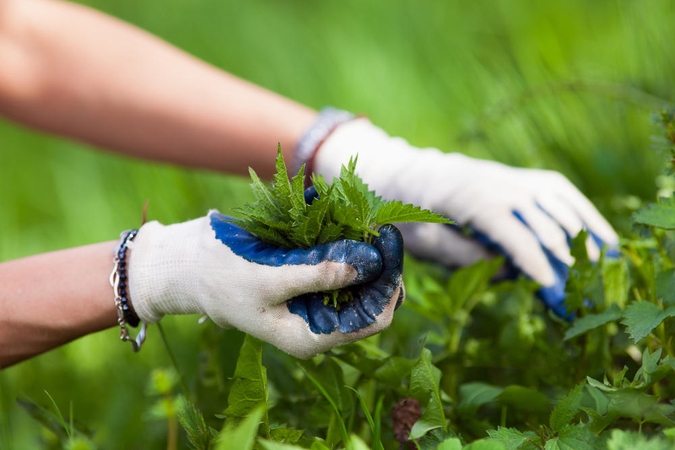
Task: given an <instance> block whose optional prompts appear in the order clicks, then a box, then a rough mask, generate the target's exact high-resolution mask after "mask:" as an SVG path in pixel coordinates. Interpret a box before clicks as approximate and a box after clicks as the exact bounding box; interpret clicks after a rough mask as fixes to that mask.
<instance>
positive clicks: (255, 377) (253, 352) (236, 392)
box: [223, 334, 268, 435]
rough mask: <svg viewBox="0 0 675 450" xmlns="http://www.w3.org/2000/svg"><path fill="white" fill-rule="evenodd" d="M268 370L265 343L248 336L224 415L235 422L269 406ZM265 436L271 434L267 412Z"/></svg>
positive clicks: (263, 427) (264, 417)
mask: <svg viewBox="0 0 675 450" xmlns="http://www.w3.org/2000/svg"><path fill="white" fill-rule="evenodd" d="M267 398H268V390H267V369H266V368H265V366H263V364H262V341H260V340H259V339H256V338H254V337H253V336H250V335H248V334H247V335H246V337H245V338H244V343H243V344H242V346H241V350H240V351H239V358H238V359H237V366H236V368H235V370H234V383H232V387H231V388H230V393H229V395H228V397H227V402H228V406H227V409H226V410H225V411H224V412H223V414H224V415H225V417H226V418H227V419H228V420H229V421H232V422H235V423H236V422H239V421H241V420H243V419H244V418H246V417H248V416H249V415H250V414H251V412H252V411H253V410H254V409H256V408H257V407H258V406H259V405H261V404H263V405H266V404H267ZM261 418H262V419H263V420H262V430H261V432H262V434H263V435H267V433H268V419H267V409H266V408H264V410H263V413H262V414H261Z"/></svg>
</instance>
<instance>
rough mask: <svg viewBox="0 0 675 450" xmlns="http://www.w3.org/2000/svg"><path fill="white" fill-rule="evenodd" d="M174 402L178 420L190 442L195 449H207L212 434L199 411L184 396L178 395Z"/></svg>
mask: <svg viewBox="0 0 675 450" xmlns="http://www.w3.org/2000/svg"><path fill="white" fill-rule="evenodd" d="M176 404H177V408H176V409H177V415H178V421H179V422H180V424H181V425H182V426H183V428H184V429H185V432H186V434H187V438H188V440H189V441H190V444H192V446H193V447H194V448H195V449H196V450H209V446H210V444H211V440H212V439H213V434H211V429H210V428H209V427H207V426H206V422H205V421H204V416H203V415H202V413H201V411H199V410H198V409H197V408H196V407H195V405H193V404H192V403H191V402H189V401H188V400H187V399H186V398H185V397H179V398H178V400H177V401H176Z"/></svg>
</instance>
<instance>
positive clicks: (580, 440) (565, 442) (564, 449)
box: [544, 425, 600, 450]
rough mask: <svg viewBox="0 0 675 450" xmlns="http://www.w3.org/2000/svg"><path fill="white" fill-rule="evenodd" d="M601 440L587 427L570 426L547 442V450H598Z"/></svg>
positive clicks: (545, 447)
mask: <svg viewBox="0 0 675 450" xmlns="http://www.w3.org/2000/svg"><path fill="white" fill-rule="evenodd" d="M599 444H600V440H599V439H598V438H597V437H596V436H595V434H593V433H592V432H591V431H590V430H589V429H588V427H586V426H585V425H574V426H568V427H565V428H564V429H562V430H560V432H559V433H558V436H556V437H555V438H553V439H549V440H548V441H546V445H545V446H544V449H545V450H596V449H597V448H599Z"/></svg>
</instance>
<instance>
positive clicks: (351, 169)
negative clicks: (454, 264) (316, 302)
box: [229, 147, 451, 248]
mask: <svg viewBox="0 0 675 450" xmlns="http://www.w3.org/2000/svg"><path fill="white" fill-rule="evenodd" d="M249 172H250V174H251V179H252V183H251V189H252V191H253V195H254V196H255V198H256V201H255V202H252V203H247V204H245V205H244V206H243V207H240V208H234V211H235V212H236V213H238V214H240V215H241V216H243V218H232V219H229V220H231V221H232V222H233V223H235V224H237V225H239V226H241V227H242V228H244V229H246V230H248V231H250V232H251V233H253V234H255V235H256V236H258V237H259V238H260V239H262V240H263V241H265V242H267V243H269V244H272V245H276V246H278V247H284V248H309V247H312V246H314V245H317V244H325V243H328V242H333V241H336V240H339V239H353V240H359V241H364V242H371V240H372V237H373V236H378V235H379V233H378V232H377V230H378V228H380V227H381V226H382V225H386V224H390V223H398V222H433V223H451V222H450V221H449V220H448V219H446V218H444V217H442V216H440V215H439V214H435V213H433V212H431V211H428V210H423V209H421V208H419V207H417V206H414V205H406V204H403V203H402V202H399V201H384V200H382V199H381V198H380V197H378V196H376V195H375V193H374V192H373V191H369V190H368V186H367V185H366V184H364V183H363V181H361V179H360V178H359V177H358V175H356V159H352V160H350V161H349V164H348V165H347V167H344V166H343V167H342V170H341V171H340V177H339V178H335V179H334V180H333V181H332V183H331V184H328V183H326V181H325V180H324V179H323V177H322V176H320V175H315V174H312V184H313V186H314V187H315V188H316V191H317V194H318V198H317V199H315V200H314V201H312V202H311V203H309V204H308V203H307V202H305V197H304V182H305V173H304V166H303V167H301V168H300V171H299V172H298V173H297V174H295V175H294V176H293V177H292V178H289V174H288V171H287V169H286V163H285V162H284V158H283V155H282V153H281V147H279V150H278V154H277V159H276V173H275V174H274V182H273V183H272V185H271V186H268V185H266V184H265V183H263V182H262V180H260V178H259V177H258V176H257V175H256V173H255V171H254V170H253V169H249Z"/></svg>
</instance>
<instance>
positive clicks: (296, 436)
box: [270, 427, 304, 444]
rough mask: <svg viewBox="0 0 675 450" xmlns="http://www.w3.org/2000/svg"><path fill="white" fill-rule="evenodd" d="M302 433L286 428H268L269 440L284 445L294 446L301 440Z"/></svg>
mask: <svg viewBox="0 0 675 450" xmlns="http://www.w3.org/2000/svg"><path fill="white" fill-rule="evenodd" d="M303 434H304V432H303V431H302V430H296V429H293V428H286V427H274V428H270V439H271V440H273V441H275V442H281V443H284V444H295V443H296V442H298V441H299V440H300V438H302V435H303Z"/></svg>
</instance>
